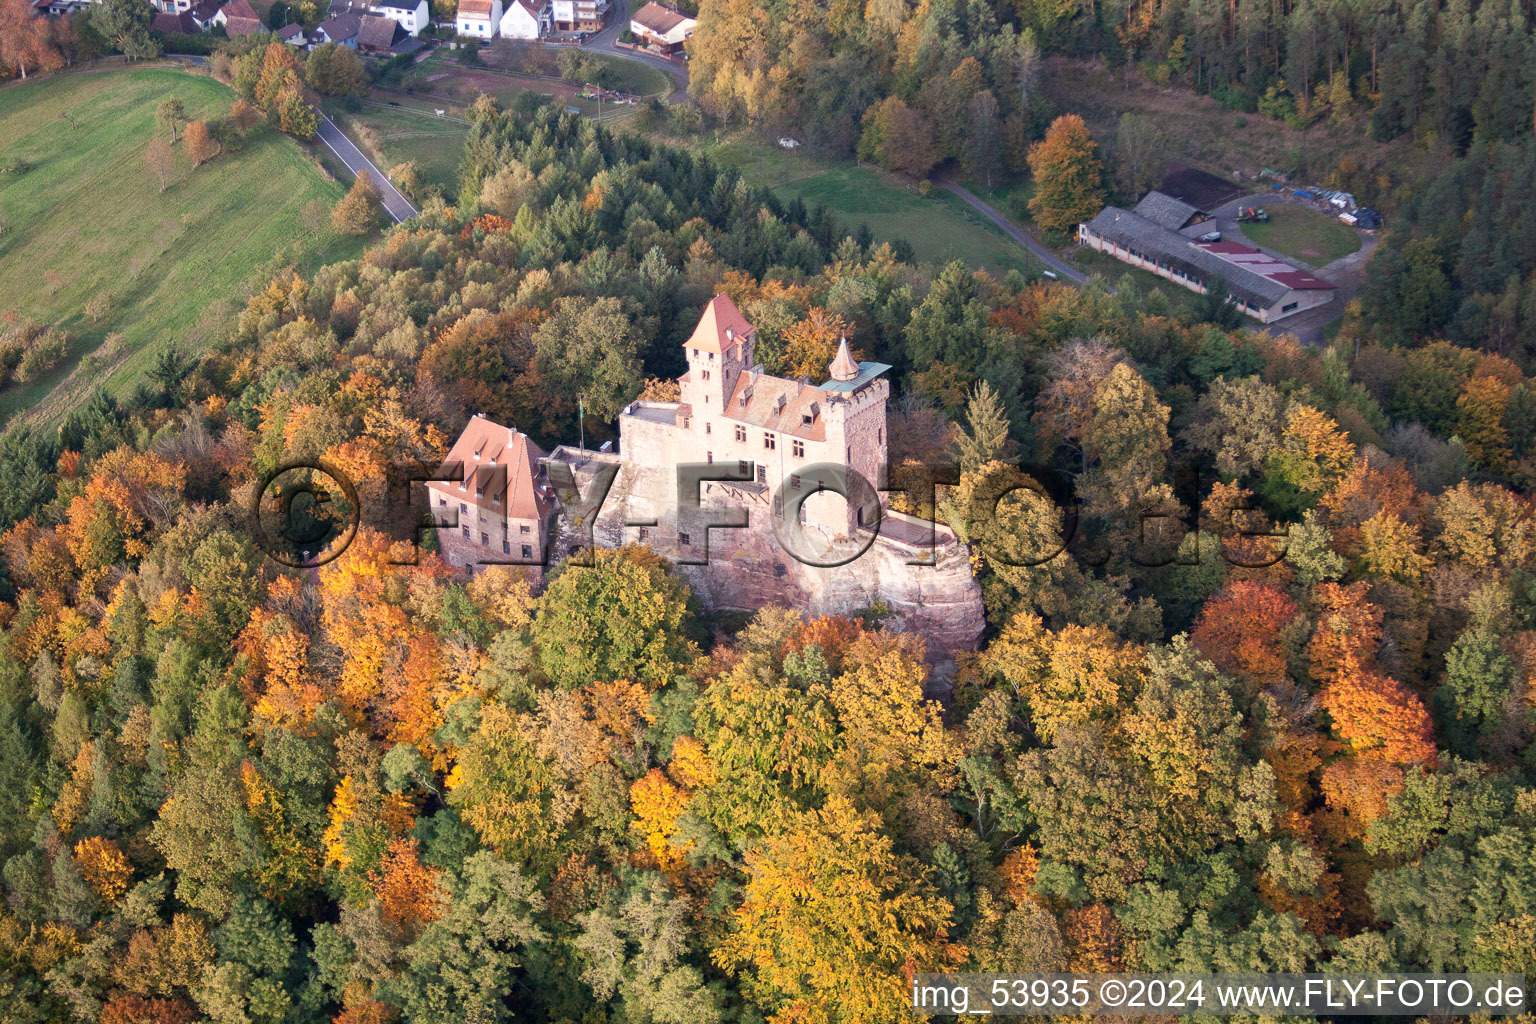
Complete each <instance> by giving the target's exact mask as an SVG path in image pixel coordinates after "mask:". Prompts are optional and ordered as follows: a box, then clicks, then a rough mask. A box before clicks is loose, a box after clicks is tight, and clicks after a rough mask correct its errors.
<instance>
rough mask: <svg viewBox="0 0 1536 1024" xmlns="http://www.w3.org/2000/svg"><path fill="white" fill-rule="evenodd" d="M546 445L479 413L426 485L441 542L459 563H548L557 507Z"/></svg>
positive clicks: (443, 548) (448, 554)
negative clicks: (546, 557) (546, 462)
mask: <svg viewBox="0 0 1536 1024" xmlns="http://www.w3.org/2000/svg"><path fill="white" fill-rule="evenodd" d="M543 459H544V451H543V449H541V448H540V447H539V446H538V445H537V444H535V443H534V442H533V439H532V438H530V437H529V436H528V435H527V434H524V433H522V432H521V431H519V430H517V429H516V428H515V427H505V426H502V425H501V424H500V423H496V422H494V421H493V420H490V419H487V418H486V417H484V416H481V415H476V416H475V417H474V418H472V419H471V420H470V421H469V423H468V424H467V425H466V426H465V427H464V431H463V433H461V434H459V437H458V440H456V441H454V442H453V447H452V448H451V449H450V450H449V452H448V457H447V458H446V459H444V460H443V464H442V467H441V471H440V472H439V474H438V475H439V476H440V477H443V478H445V479H441V480H433V481H430V482H429V483H428V484H427V494H428V500H429V502H430V503H431V508H432V517H433V520H434V522H436V523H437V526H438V529H437V536H438V542H439V547H440V549H441V550H442V552H443V555H444V557H445V558H447V559H448V561H449V562H452V563H453V564H454V565H460V566H468V565H477V564H488V563H489V564H506V563H512V564H520V565H542V564H543V562H544V555H545V552H546V550H547V545H548V544H549V543H550V541H551V540H552V538H553V532H554V526H555V523H554V518H555V514H556V512H557V511H558V503H557V502H556V500H555V492H554V490H553V489H552V488H551V487H550V485H549V480H548V478H547V476H546V474H545V470H544V465H543Z"/></svg>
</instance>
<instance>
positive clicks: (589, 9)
mask: <svg viewBox="0 0 1536 1024" xmlns="http://www.w3.org/2000/svg"><path fill="white" fill-rule="evenodd" d="M552 6H553V8H554V18H555V28H556V29H557V30H559V31H561V32H596V31H597V30H598V29H600V28H602V27H603V26H604V25H606V24H608V10H609V4H608V0H553V4H552Z"/></svg>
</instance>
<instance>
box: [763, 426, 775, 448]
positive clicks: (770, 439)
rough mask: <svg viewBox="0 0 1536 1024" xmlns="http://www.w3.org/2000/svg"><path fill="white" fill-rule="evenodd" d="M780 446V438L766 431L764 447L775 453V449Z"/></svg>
mask: <svg viewBox="0 0 1536 1024" xmlns="http://www.w3.org/2000/svg"><path fill="white" fill-rule="evenodd" d="M778 446H779V441H778V438H776V437H774V436H773V435H772V434H770V433H768V432H766V431H764V433H763V447H764V448H767V449H768V450H769V451H773V450H774V449H776V448H778Z"/></svg>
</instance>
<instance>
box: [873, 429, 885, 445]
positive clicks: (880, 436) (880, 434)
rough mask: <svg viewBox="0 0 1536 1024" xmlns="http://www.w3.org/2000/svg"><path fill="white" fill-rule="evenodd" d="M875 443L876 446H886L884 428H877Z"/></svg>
mask: <svg viewBox="0 0 1536 1024" xmlns="http://www.w3.org/2000/svg"><path fill="white" fill-rule="evenodd" d="M875 443H876V444H885V428H884V427H877V428H876V429H875Z"/></svg>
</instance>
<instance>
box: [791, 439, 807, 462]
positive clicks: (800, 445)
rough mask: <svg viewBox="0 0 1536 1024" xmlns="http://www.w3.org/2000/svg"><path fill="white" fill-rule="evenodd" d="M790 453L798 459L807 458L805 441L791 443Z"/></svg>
mask: <svg viewBox="0 0 1536 1024" xmlns="http://www.w3.org/2000/svg"><path fill="white" fill-rule="evenodd" d="M789 453H790V454H791V455H793V456H794V457H795V458H797V459H803V458H805V442H804V441H794V442H791V443H790V446H789Z"/></svg>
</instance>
